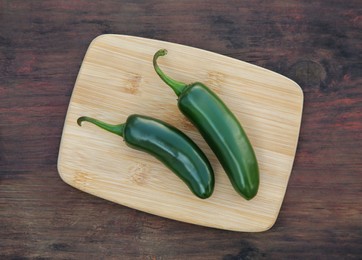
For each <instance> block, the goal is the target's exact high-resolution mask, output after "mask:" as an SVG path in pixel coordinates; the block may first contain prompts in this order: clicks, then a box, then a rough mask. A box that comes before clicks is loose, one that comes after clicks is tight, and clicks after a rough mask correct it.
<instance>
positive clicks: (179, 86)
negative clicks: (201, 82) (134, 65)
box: [153, 49, 187, 96]
mask: <svg viewBox="0 0 362 260" xmlns="http://www.w3.org/2000/svg"><path fill="white" fill-rule="evenodd" d="M166 54H167V50H166V49H161V50H159V51H157V52H156V53H155V55H154V56H153V67H154V69H155V71H156V72H157V74H158V76H160V78H161V79H162V80H163V81H164V82H165V83H166V84H167V85H169V86H170V87H171V88H172V90H173V91H174V92H175V93H176V95H177V96H180V94H181V93H182V92H183V91H184V90H185V88H186V87H187V84H185V83H182V82H179V81H176V80H174V79H171V78H170V77H169V76H167V75H166V74H165V73H163V71H162V70H161V69H160V67H159V66H158V64H157V59H158V57H160V56H165V55H166Z"/></svg>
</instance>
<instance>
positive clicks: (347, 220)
mask: <svg viewBox="0 0 362 260" xmlns="http://www.w3.org/2000/svg"><path fill="white" fill-rule="evenodd" d="M361 17H362V13H361V4H360V1H356V0H352V1H348V2H343V1H328V2H326V1H279V0H277V1H268V2H264V1H249V2H245V1H243V2H241V1H228V3H225V1H215V0H211V1H192V2H183V1H137V3H135V2H134V1H111V0H105V1H102V2H100V1H82V0H81V1H66V0H60V1H19V0H11V1H10V0H8V1H7V0H2V1H0V24H1V26H0V249H1V250H0V256H1V258H4V259H21V258H28V259H29V258H30V259H31V258H39V259H41V258H43V259H45V258H59V259H72V258H73V259H83V258H89V257H92V258H98V259H99V258H108V259H248V258H249V259H250V258H252V259H291V258H293V259H359V258H361V255H362V252H361V251H362V249H361V244H362V226H361V222H362V221H361V215H362V214H361V213H362V206H361V205H362V203H361V198H362V191H361V186H362V180H361V174H362V172H361V169H362V161H361V157H362V151H361V147H362V124H361V122H362V115H361V111H362V88H361V84H362V81H361V78H362V77H361V76H362V65H361V44H360V43H361V41H362V22H361V21H362V20H361ZM105 33H114V34H127V35H134V36H141V37H147V38H154V39H160V40H165V41H169V42H176V43H181V44H185V45H188V46H193V47H197V48H200V49H205V50H209V51H213V52H216V53H220V54H223V55H227V56H230V57H232V58H236V59H238V60H243V61H246V62H250V63H252V64H255V65H258V66H262V67H265V68H267V69H270V70H272V71H275V72H277V73H280V74H282V75H285V76H287V77H289V78H291V79H292V80H294V81H296V82H297V83H298V84H299V85H300V86H301V87H302V89H303V93H304V111H303V118H302V127H301V132H300V139H299V143H298V149H297V153H296V158H295V163H294V166H293V172H292V174H291V177H290V180H289V184H288V189H287V192H286V196H285V199H284V202H283V206H282V208H281V211H280V214H279V217H278V220H277V222H276V223H275V225H274V226H273V228H272V229H270V230H269V231H267V232H263V233H239V232H230V231H222V230H216V229H210V228H204V227H200V226H196V225H190V224H185V223H181V222H178V221H172V220H168V219H165V218H160V217H157V216H154V215H151V214H147V213H142V212H140V211H137V210H132V209H129V208H127V207H123V206H120V205H118V204H115V203H111V202H108V201H106V200H102V199H99V198H97V197H94V196H90V195H88V194H86V193H84V192H80V191H78V190H76V189H72V188H71V187H69V186H68V185H66V184H64V182H63V181H62V180H61V179H60V178H59V175H58V173H57V168H56V164H57V156H58V150H59V142H60V138H61V133H62V128H63V124H64V117H65V114H66V111H67V106H68V104H69V100H70V96H71V93H72V90H73V86H74V82H75V80H76V76H77V74H78V71H79V67H80V65H81V63H82V59H83V57H84V55H85V52H86V50H87V48H88V45H89V43H90V42H91V40H92V39H94V38H95V37H96V36H98V35H100V34H105Z"/></svg>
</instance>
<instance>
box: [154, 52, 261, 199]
mask: <svg viewBox="0 0 362 260" xmlns="http://www.w3.org/2000/svg"><path fill="white" fill-rule="evenodd" d="M166 54H167V50H165V49H162V50H159V51H158V52H156V53H155V55H154V57H153V66H154V69H155V71H156V72H157V74H158V75H159V76H160V78H161V79H162V80H163V81H164V82H165V83H166V84H167V85H169V86H170V87H171V88H172V89H173V91H174V92H175V93H176V95H177V96H178V107H179V109H180V110H181V112H182V113H183V114H184V115H185V116H186V117H187V118H188V119H189V120H190V121H191V122H192V123H193V124H194V125H195V126H196V128H197V129H198V130H199V131H200V133H201V135H202V136H203V138H204V139H205V141H206V142H207V143H208V145H209V146H210V148H211V149H212V150H213V152H214V153H215V155H216V156H217V158H218V160H219V161H220V163H221V165H222V167H223V168H224V170H225V172H226V174H227V175H228V177H229V179H230V181H231V183H232V185H233V187H234V189H235V190H236V191H237V192H238V193H239V194H240V195H242V196H243V197H244V198H245V199H247V200H250V199H252V198H253V197H254V196H255V195H256V194H257V192H258V188H259V168H258V163H257V160H256V156H255V153H254V150H253V148H252V146H251V144H250V141H249V140H248V137H247V136H246V133H245V132H244V130H243V128H242V127H241V125H240V123H239V121H238V120H237V118H236V117H235V115H234V114H233V113H232V112H231V111H230V109H229V108H228V107H227V106H226V105H225V104H224V103H223V101H222V100H221V99H220V98H219V97H218V96H217V95H216V94H215V93H214V92H212V91H211V90H210V89H209V88H208V87H206V86H205V85H204V84H202V83H199V82H196V83H192V84H185V83H182V82H179V81H176V80H174V79H171V78H170V77H169V76H167V75H165V74H164V73H163V71H162V70H161V69H160V68H159V66H158V64H157V59H158V57H160V56H164V55H166Z"/></svg>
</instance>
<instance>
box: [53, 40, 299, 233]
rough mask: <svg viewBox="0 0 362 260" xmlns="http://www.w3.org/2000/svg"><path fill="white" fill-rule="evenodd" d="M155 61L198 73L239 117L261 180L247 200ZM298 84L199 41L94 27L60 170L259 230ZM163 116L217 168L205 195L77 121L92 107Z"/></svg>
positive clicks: (274, 191)
mask: <svg viewBox="0 0 362 260" xmlns="http://www.w3.org/2000/svg"><path fill="white" fill-rule="evenodd" d="M160 48H166V49H167V50H168V51H169V52H168V55H167V56H165V57H161V58H160V59H159V64H160V66H161V68H162V69H163V70H164V71H165V73H167V74H168V75H170V76H171V77H173V78H175V79H177V80H179V81H184V82H193V81H201V82H204V83H205V84H206V85H208V86H209V87H210V88H211V89H212V90H213V91H215V92H216V93H217V94H218V95H219V96H220V97H221V98H222V99H223V100H224V102H225V103H226V104H227V105H228V106H229V107H230V109H231V110H232V111H233V112H234V113H235V115H236V116H237V117H238V118H239V120H240V122H241V124H242V125H243V127H244V129H245V131H246V132H247V134H248V136H249V138H250V141H251V143H252V145H253V147H254V149H255V153H256V156H257V158H258V162H259V167H260V175H261V176H260V189H259V192H258V194H257V196H256V197H255V198H254V199H252V200H250V201H246V200H244V199H243V198H242V197H240V196H239V195H238V194H237V193H236V192H235V191H234V190H233V188H232V186H231V184H230V182H229V180H228V178H227V177H226V174H225V173H224V171H223V170H222V168H221V166H220V165H219V163H218V161H217V160H216V157H215V156H214V155H213V154H212V152H211V150H210V149H209V148H208V146H207V145H206V143H205V142H204V141H203V139H202V138H201V136H200V135H199V133H198V132H197V131H196V129H195V128H194V127H193V126H192V125H191V124H190V123H189V121H188V120H187V119H186V118H185V117H184V116H183V115H182V114H181V113H180V112H179V111H178V108H177V102H176V96H175V94H174V93H173V91H172V90H171V89H170V88H169V87H168V86H167V85H165V84H164V83H163V82H162V81H161V79H160V78H159V77H158V76H157V74H156V73H155V72H154V70H153V67H152V56H153V54H154V53H155V52H156V51H157V50H158V49H160ZM302 107H303V93H302V91H301V89H300V88H299V86H298V85H297V84H296V83H295V82H293V81H291V80H289V79H287V78H285V77H284V76H281V75H279V74H276V73H274V72H271V71H268V70H266V69H262V68H260V67H257V66H254V65H251V64H248V63H245V62H242V61H238V60H235V59H232V58H229V57H226V56H222V55H218V54H215V53H211V52H207V51H204V50H200V49H196V48H192V47H187V46H183V45H177V44H173V43H169V42H162V41H157V40H150V39H145V38H136V37H131V36H122V35H102V36H100V37H98V38H96V39H95V40H94V41H93V42H92V43H91V45H90V47H89V49H88V51H87V53H86V56H85V58H84V61H83V64H82V67H81V69H80V72H79V75H78V78H77V81H76V83H75V87H74V90H73V94H72V97H71V101H70V104H69V108H68V112H67V116H66V120H65V125H64V130H63V135H62V140H61V146H60V150H59V158H58V171H59V174H60V176H61V178H62V179H63V180H64V181H65V182H66V183H68V184H70V185H71V186H74V187H75V188H78V189H80V190H82V191H85V192H87V193H90V194H93V195H95V196H98V197H101V198H104V199H106V200H110V201H113V202H116V203H119V204H122V205H124V206H127V207H131V208H135V209H138V210H141V211H145V212H148V213H151V214H155V215H159V216H163V217H167V218H171V219H175V220H179V221H183V222H188V223H193V224H198V225H203V226H209V227H215V228H220V229H226V230H234V231H248V232H258V231H264V230H267V229H269V228H270V227H272V225H273V224H274V222H275V220H276V219H277V216H278V213H279V210H280V207H281V204H282V202H283V198H284V194H285V192H286V189H287V185H288V179H289V176H290V173H291V169H292V165H293V160H294V156H295V151H296V146H297V143H298V136H299V129H300V122H301V114H302ZM134 113H138V114H144V115H149V116H153V117H156V118H159V119H161V120H164V121H166V122H168V123H171V124H173V125H175V126H176V127H178V128H179V129H181V130H182V131H184V132H185V133H186V134H187V135H189V136H190V137H191V138H192V139H193V140H194V141H195V142H196V143H197V144H199V146H200V147H201V148H202V149H203V151H204V152H205V154H206V155H207V156H208V158H209V159H210V161H211V164H212V166H213V168H214V171H215V179H216V184H215V191H214V193H213V195H212V197H211V198H209V199H206V200H201V199H198V198H197V197H195V196H194V195H193V194H192V193H191V192H190V191H189V190H188V188H187V187H186V185H184V184H183V183H182V181H181V180H180V179H178V177H177V176H175V175H174V174H173V173H172V172H170V171H169V170H168V169H167V168H166V167H165V166H163V165H162V164H161V163H160V162H159V161H157V160H156V159H155V158H153V157H151V156H150V155H148V154H145V153H142V152H139V151H135V150H132V149H131V148H129V147H127V146H126V145H125V144H124V142H123V140H122V139H121V138H120V137H118V136H116V135H113V134H111V133H108V132H105V131H104V130H102V129H100V128H98V127H96V126H94V125H91V124H87V123H84V124H83V126H82V127H79V126H78V125H77V124H76V119H77V118H78V117H79V116H85V115H87V116H92V117H96V118H98V119H101V120H103V121H106V122H109V123H115V124H116V123H122V122H124V121H125V120H126V118H127V116H128V115H130V114H134Z"/></svg>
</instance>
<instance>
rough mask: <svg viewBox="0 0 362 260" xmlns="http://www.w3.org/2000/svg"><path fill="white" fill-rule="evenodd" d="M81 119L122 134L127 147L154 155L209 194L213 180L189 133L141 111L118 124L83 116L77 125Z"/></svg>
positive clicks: (201, 194)
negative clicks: (142, 113)
mask: <svg viewBox="0 0 362 260" xmlns="http://www.w3.org/2000/svg"><path fill="white" fill-rule="evenodd" d="M83 121H87V122H91V123H93V124H95V125H97V126H99V127H101V128H103V129H105V130H107V131H109V132H111V133H114V134H116V135H119V136H122V137H123V139H124V141H125V143H126V144H127V145H128V146H129V147H131V148H134V149H137V150H141V151H144V152H147V153H149V154H151V155H153V156H154V157H156V158H157V159H158V160H160V161H161V162H162V163H163V164H164V165H166V166H167V167H168V168H169V169H170V170H171V171H173V172H174V173H175V174H176V175H177V176H178V177H180V178H181V180H182V181H183V182H185V183H186V185H187V186H188V187H189V189H190V190H191V191H192V192H193V193H194V194H195V195H196V196H197V197H199V198H201V199H206V198H208V197H210V196H211V194H212V192H213V190H214V183H215V180H214V172H213V170H212V167H211V165H210V162H209V161H208V159H207V157H206V156H205V154H204V153H203V152H202V151H201V149H200V148H199V147H198V146H197V145H196V144H195V143H194V142H193V141H192V140H191V139H190V138H189V137H188V136H186V135H185V134H184V133H183V132H181V131H180V130H178V129H177V128H175V127H173V126H172V125H170V124H167V123H165V122H163V121H161V120H157V119H155V118H151V117H147V116H141V115H131V116H129V117H128V118H127V120H126V122H125V123H123V124H119V125H110V124H107V123H104V122H101V121H99V120H97V119H94V118H91V117H85V116H83V117H80V118H78V120H77V122H78V124H79V125H81V123H82V122H83Z"/></svg>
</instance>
